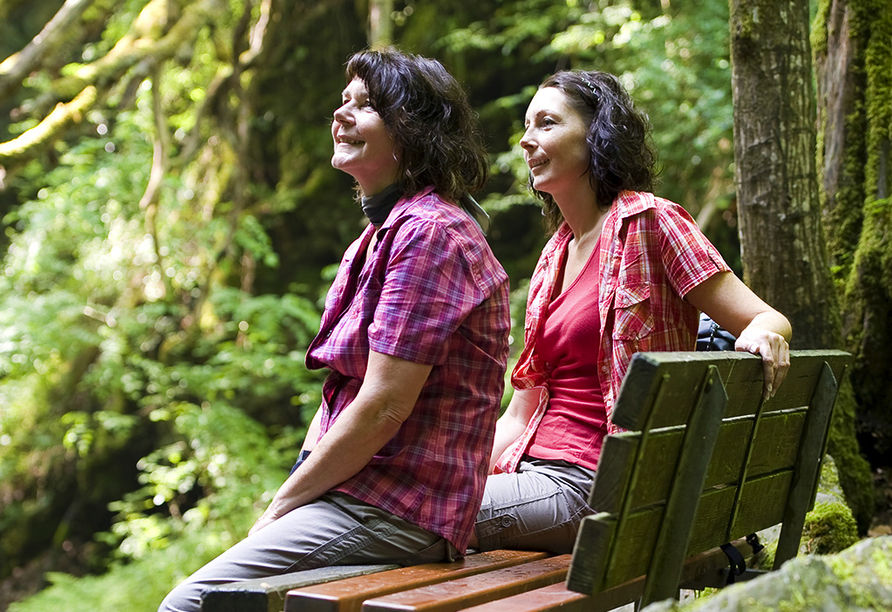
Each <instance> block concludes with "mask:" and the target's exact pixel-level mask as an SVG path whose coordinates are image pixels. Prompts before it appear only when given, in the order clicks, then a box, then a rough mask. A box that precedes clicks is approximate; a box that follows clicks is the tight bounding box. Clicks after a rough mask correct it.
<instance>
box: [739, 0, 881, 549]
mask: <svg viewBox="0 0 892 612" xmlns="http://www.w3.org/2000/svg"><path fill="white" fill-rule="evenodd" d="M731 60H732V90H733V99H734V140H735V143H734V147H735V157H736V180H737V198H738V211H739V220H740V242H741V255H742V261H743V268H744V280H745V281H746V282H747V284H748V285H749V286H750V287H752V288H753V290H754V291H755V292H756V293H757V294H759V295H760V296H761V297H762V298H764V299H765V300H766V301H767V302H768V303H770V304H772V305H773V306H775V307H776V308H778V310H780V311H781V312H783V313H784V314H785V315H787V317H788V318H789V319H790V322H791V323H792V325H793V339H792V342H791V345H792V346H793V347H794V348H800V349H803V348H839V347H841V346H842V332H841V323H840V310H839V301H838V299H837V294H836V291H835V288H834V285H833V281H832V277H831V274H830V268H829V265H828V259H827V254H826V246H825V238H824V230H823V223H822V219H821V206H820V199H819V192H818V180H817V163H816V158H815V151H816V131H815V127H814V126H815V117H816V109H815V104H814V90H813V87H812V62H811V46H810V41H809V15H808V0H778V1H777V2H762V1H761V0H732V1H731ZM854 412H855V410H854V403H853V400H852V396H851V388H850V387H848V386H844V392H843V393H841V396H840V401H839V405H838V408H837V417H836V419H835V421H834V424H833V430H834V432H833V434H832V442H831V445H830V452H831V454H833V456H834V458H835V459H836V461H837V464H838V465H839V466H840V474H841V481H842V483H841V484H842V485H843V489H844V490H845V493H846V496H847V499H848V501H849V504H850V505H851V506H852V510H853V513H854V514H855V517H856V519H857V520H858V523H859V528H860V529H861V531H862V532H864V531H866V529H867V528H868V527H869V522H870V519H871V517H872V515H873V501H872V500H873V498H872V491H871V479H870V471H869V466H868V465H867V463H866V462H865V461H864V459H863V457H861V455H860V454H859V452H858V448H857V444H856V440H855V435H854V431H855V430H854Z"/></svg>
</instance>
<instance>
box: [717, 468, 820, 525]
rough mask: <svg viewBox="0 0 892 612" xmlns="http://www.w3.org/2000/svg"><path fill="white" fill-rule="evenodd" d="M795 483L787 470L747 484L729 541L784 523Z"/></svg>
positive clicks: (790, 472) (791, 474)
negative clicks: (788, 495)
mask: <svg viewBox="0 0 892 612" xmlns="http://www.w3.org/2000/svg"><path fill="white" fill-rule="evenodd" d="M792 480H793V472H792V471H791V470H787V471H783V472H778V473H777V474H772V475H770V476H763V477H760V478H755V479H753V480H751V481H749V482H747V483H745V484H744V488H743V493H742V495H741V498H740V508H739V511H738V514H737V517H736V519H735V521H734V524H733V526H732V527H731V530H730V533H729V536H728V539H730V538H735V537H743V536H745V535H747V534H749V533H754V532H756V531H760V530H762V529H766V528H768V527H771V526H772V525H777V524H778V523H780V522H782V521H783V519H784V506H785V505H786V500H787V494H788V492H789V490H790V484H791V482H792ZM803 518H804V517H803Z"/></svg>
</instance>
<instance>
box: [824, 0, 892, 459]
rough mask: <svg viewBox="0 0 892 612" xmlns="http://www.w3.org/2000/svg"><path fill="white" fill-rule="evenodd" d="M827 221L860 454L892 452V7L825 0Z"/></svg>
mask: <svg viewBox="0 0 892 612" xmlns="http://www.w3.org/2000/svg"><path fill="white" fill-rule="evenodd" d="M815 41H816V43H815V61H816V65H817V77H818V78H817V83H818V91H819V102H818V109H819V112H818V125H819V129H820V130H821V134H822V136H823V138H822V141H821V146H820V147H819V150H818V155H819V159H821V160H822V162H823V163H822V165H821V169H822V176H821V179H822V184H823V187H824V196H825V201H824V214H825V216H826V218H827V219H829V221H830V222H829V223H828V239H829V242H828V244H829V250H830V256H831V261H832V262H833V266H834V267H833V269H834V271H835V273H836V279H837V283H838V285H839V294H840V295H841V302H842V312H843V313H844V316H843V324H842V333H843V338H844V342H845V345H846V347H847V349H848V350H850V351H851V352H852V353H853V354H854V355H855V367H854V369H853V372H852V383H853V387H854V389H855V396H856V399H857V401H858V406H859V414H858V421H859V423H858V429H859V438H860V441H861V445H862V448H863V449H864V451H865V452H866V453H867V455H868V457H870V458H871V459H872V462H873V463H875V464H876V465H888V460H887V459H885V458H887V457H888V456H889V453H890V451H892V411H890V406H892V386H890V384H889V381H890V380H892V243H890V241H889V234H890V231H892V198H890V197H889V172H890V168H889V166H890V159H889V156H890V140H892V98H890V96H892V6H890V4H889V3H888V2H885V1H881V0H825V2H823V3H822V5H821V10H820V12H819V18H818V20H817V22H816V32H815Z"/></svg>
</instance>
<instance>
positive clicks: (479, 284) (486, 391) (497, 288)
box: [307, 189, 511, 552]
mask: <svg viewBox="0 0 892 612" xmlns="http://www.w3.org/2000/svg"><path fill="white" fill-rule="evenodd" d="M374 232H375V229H374V227H373V226H371V225H370V226H369V227H367V228H366V230H365V231H364V232H363V234H362V235H361V236H360V237H359V239H357V240H356V242H354V243H353V244H352V245H351V246H350V248H349V249H347V252H346V253H345V254H344V258H343V260H342V261H341V265H340V268H339V270H338V274H337V277H336V278H335V281H334V284H333V285H332V287H331V290H330V291H329V293H328V297H327V298H326V304H325V312H324V314H323V316H322V324H321V328H320V331H319V335H318V336H317V337H316V339H315V340H314V341H313V343H312V344H311V345H310V349H309V351H308V353H307V366H308V367H310V368H321V367H328V368H330V369H331V370H332V371H331V373H330V374H329V375H328V378H327V379H326V381H325V384H324V386H323V397H324V401H323V405H322V410H323V412H322V432H323V433H324V432H325V431H327V430H328V429H329V427H330V426H331V424H332V423H334V421H335V420H336V419H337V418H338V415H340V414H341V412H342V411H343V410H344V409H345V408H346V407H347V406H349V404H350V403H351V402H352V401H353V399H354V398H355V397H356V394H357V392H358V391H359V388H360V386H361V385H362V381H363V378H364V376H365V370H366V365H367V363H368V356H369V350H373V351H376V352H379V353H385V354H387V355H392V356H394V357H399V358H401V359H406V360H408V361H413V362H416V363H423V364H429V365H432V366H433V369H432V370H431V373H430V376H429V377H428V379H427V382H426V383H425V385H424V387H423V388H422V390H421V395H420V397H419V398H418V402H417V403H416V404H415V407H414V409H413V411H412V414H411V416H410V417H409V418H408V419H407V420H406V421H405V422H404V423H403V425H402V427H400V429H399V431H398V432H397V434H396V435H395V436H394V437H393V438H392V439H391V440H390V441H389V442H388V443H387V444H386V445H385V446H384V448H382V449H381V450H380V451H379V452H378V454H377V455H375V457H373V458H372V460H371V461H370V462H369V463H368V465H366V467H365V468H363V469H362V470H361V471H360V472H359V473H358V474H356V475H355V476H353V477H352V478H350V479H349V480H347V481H346V482H344V483H343V484H341V485H339V486H338V487H337V488H336V490H338V491H342V492H344V493H346V494H348V495H351V496H353V497H356V498H357V499H360V500H363V501H365V502H367V503H369V504H372V505H374V506H377V507H379V508H381V509H383V510H387V511H388V512H391V513H393V514H395V515H397V516H399V517H401V518H403V519H405V520H407V521H409V522H411V523H413V524H415V525H418V526H420V527H423V528H425V529H427V530H428V531H431V532H433V533H436V534H438V535H441V536H443V537H444V538H446V539H447V540H449V541H450V542H452V544H453V545H454V546H455V547H456V548H457V549H458V550H459V551H462V552H464V550H465V549H466V548H467V543H468V539H469V538H470V534H471V529H472V528H473V525H474V518H475V516H476V514H477V510H478V509H479V507H480V502H481V498H482V495H483V487H484V484H485V482H486V474H487V470H488V465H489V454H490V452H491V451H492V442H493V435H494V431H495V422H496V419H497V418H498V413H499V405H500V402H501V397H502V391H503V390H504V389H503V388H504V374H505V368H506V363H507V357H508V332H509V328H510V324H511V323H510V317H509V313H508V276H507V275H506V274H505V271H504V270H503V269H502V266H501V265H500V264H499V262H498V261H497V260H496V258H495V256H494V255H493V254H492V251H491V250H490V249H489V246H488V245H487V243H486V240H485V238H484V236H483V234H482V232H481V231H480V228H479V227H478V226H477V225H476V223H475V222H474V221H473V220H472V219H471V218H470V217H469V216H468V215H467V214H466V213H465V212H463V211H462V210H461V209H460V208H459V207H457V206H455V205H452V204H449V203H448V202H445V201H444V200H442V199H441V198H440V197H439V196H437V195H436V194H434V193H431V190H430V189H428V190H427V191H425V192H422V193H421V194H419V195H417V196H415V197H413V198H410V199H404V200H401V201H400V202H398V203H397V204H396V206H395V207H394V209H393V210H392V211H391V213H390V216H389V217H388V219H387V221H386V222H385V223H384V224H383V225H382V226H381V228H380V229H379V230H378V242H377V244H376V246H375V250H374V253H373V254H372V255H371V257H369V259H368V260H367V261H366V260H365V258H364V257H363V254H364V253H365V252H366V250H367V248H368V245H369V242H370V240H371V238H372V234H373V233H374Z"/></svg>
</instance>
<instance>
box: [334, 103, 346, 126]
mask: <svg viewBox="0 0 892 612" xmlns="http://www.w3.org/2000/svg"><path fill="white" fill-rule="evenodd" d="M348 106H349V104H341V106H339V107H338V108H337V110H335V112H334V120H335V121H337V122H338V123H340V124H347V123H350V113H349V109H348Z"/></svg>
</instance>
